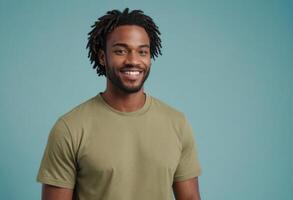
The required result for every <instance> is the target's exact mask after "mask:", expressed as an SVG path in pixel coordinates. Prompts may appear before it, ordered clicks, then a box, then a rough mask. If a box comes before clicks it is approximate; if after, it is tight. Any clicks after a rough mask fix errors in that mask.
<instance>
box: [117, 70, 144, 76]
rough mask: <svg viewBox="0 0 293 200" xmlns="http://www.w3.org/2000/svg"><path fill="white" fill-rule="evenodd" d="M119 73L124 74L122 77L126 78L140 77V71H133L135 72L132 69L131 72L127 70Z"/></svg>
mask: <svg viewBox="0 0 293 200" xmlns="http://www.w3.org/2000/svg"><path fill="white" fill-rule="evenodd" d="M121 73H122V74H124V75H127V76H132V77H134V76H138V75H140V74H141V73H142V71H141V70H137V69H135V70H134V69H132V70H130V69H127V70H122V71H121Z"/></svg>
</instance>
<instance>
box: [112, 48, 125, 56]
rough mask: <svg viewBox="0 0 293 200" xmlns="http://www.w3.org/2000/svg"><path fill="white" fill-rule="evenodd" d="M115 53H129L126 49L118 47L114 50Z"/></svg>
mask: <svg viewBox="0 0 293 200" xmlns="http://www.w3.org/2000/svg"><path fill="white" fill-rule="evenodd" d="M114 53H115V54H116V55H125V54H127V51H126V50H125V49H116V50H114Z"/></svg>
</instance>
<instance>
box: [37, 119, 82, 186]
mask: <svg viewBox="0 0 293 200" xmlns="http://www.w3.org/2000/svg"><path fill="white" fill-rule="evenodd" d="M72 144H73V142H72V139H71V136H70V134H69V130H68V128H67V126H66V124H65V122H64V121H63V120H62V119H59V120H58V121H57V122H56V123H55V125H54V126H53V128H52V130H51V132H50V134H49V138H48V143H47V146H46V149H45V152H44V155H43V159H42V161H41V166H40V169H39V173H38V176H37V181H38V182H41V183H43V184H49V185H54V186H58V187H65V188H69V189H73V188H74V185H75V178H76V161H75V153H74V150H73V149H74V148H73V145H72Z"/></svg>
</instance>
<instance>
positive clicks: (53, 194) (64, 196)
mask: <svg viewBox="0 0 293 200" xmlns="http://www.w3.org/2000/svg"><path fill="white" fill-rule="evenodd" d="M72 196H73V190H72V189H68V188H62V187H56V186H52V185H47V184H43V187H42V200H72Z"/></svg>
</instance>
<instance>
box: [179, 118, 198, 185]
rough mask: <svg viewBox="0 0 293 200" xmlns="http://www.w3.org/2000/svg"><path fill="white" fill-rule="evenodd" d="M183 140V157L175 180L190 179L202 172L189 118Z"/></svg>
mask: <svg viewBox="0 0 293 200" xmlns="http://www.w3.org/2000/svg"><path fill="white" fill-rule="evenodd" d="M181 142H182V151H181V157H180V161H179V164H178V165H177V168H176V171H175V174H174V182H178V181H184V180H188V179H191V178H194V177H197V176H199V175H200V174H201V168H200V164H199V160H198V155H197V149H196V146H195V141H194V137H193V134H192V129H191V126H190V124H189V123H188V122H187V120H185V123H184V125H183V128H182V139H181Z"/></svg>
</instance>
